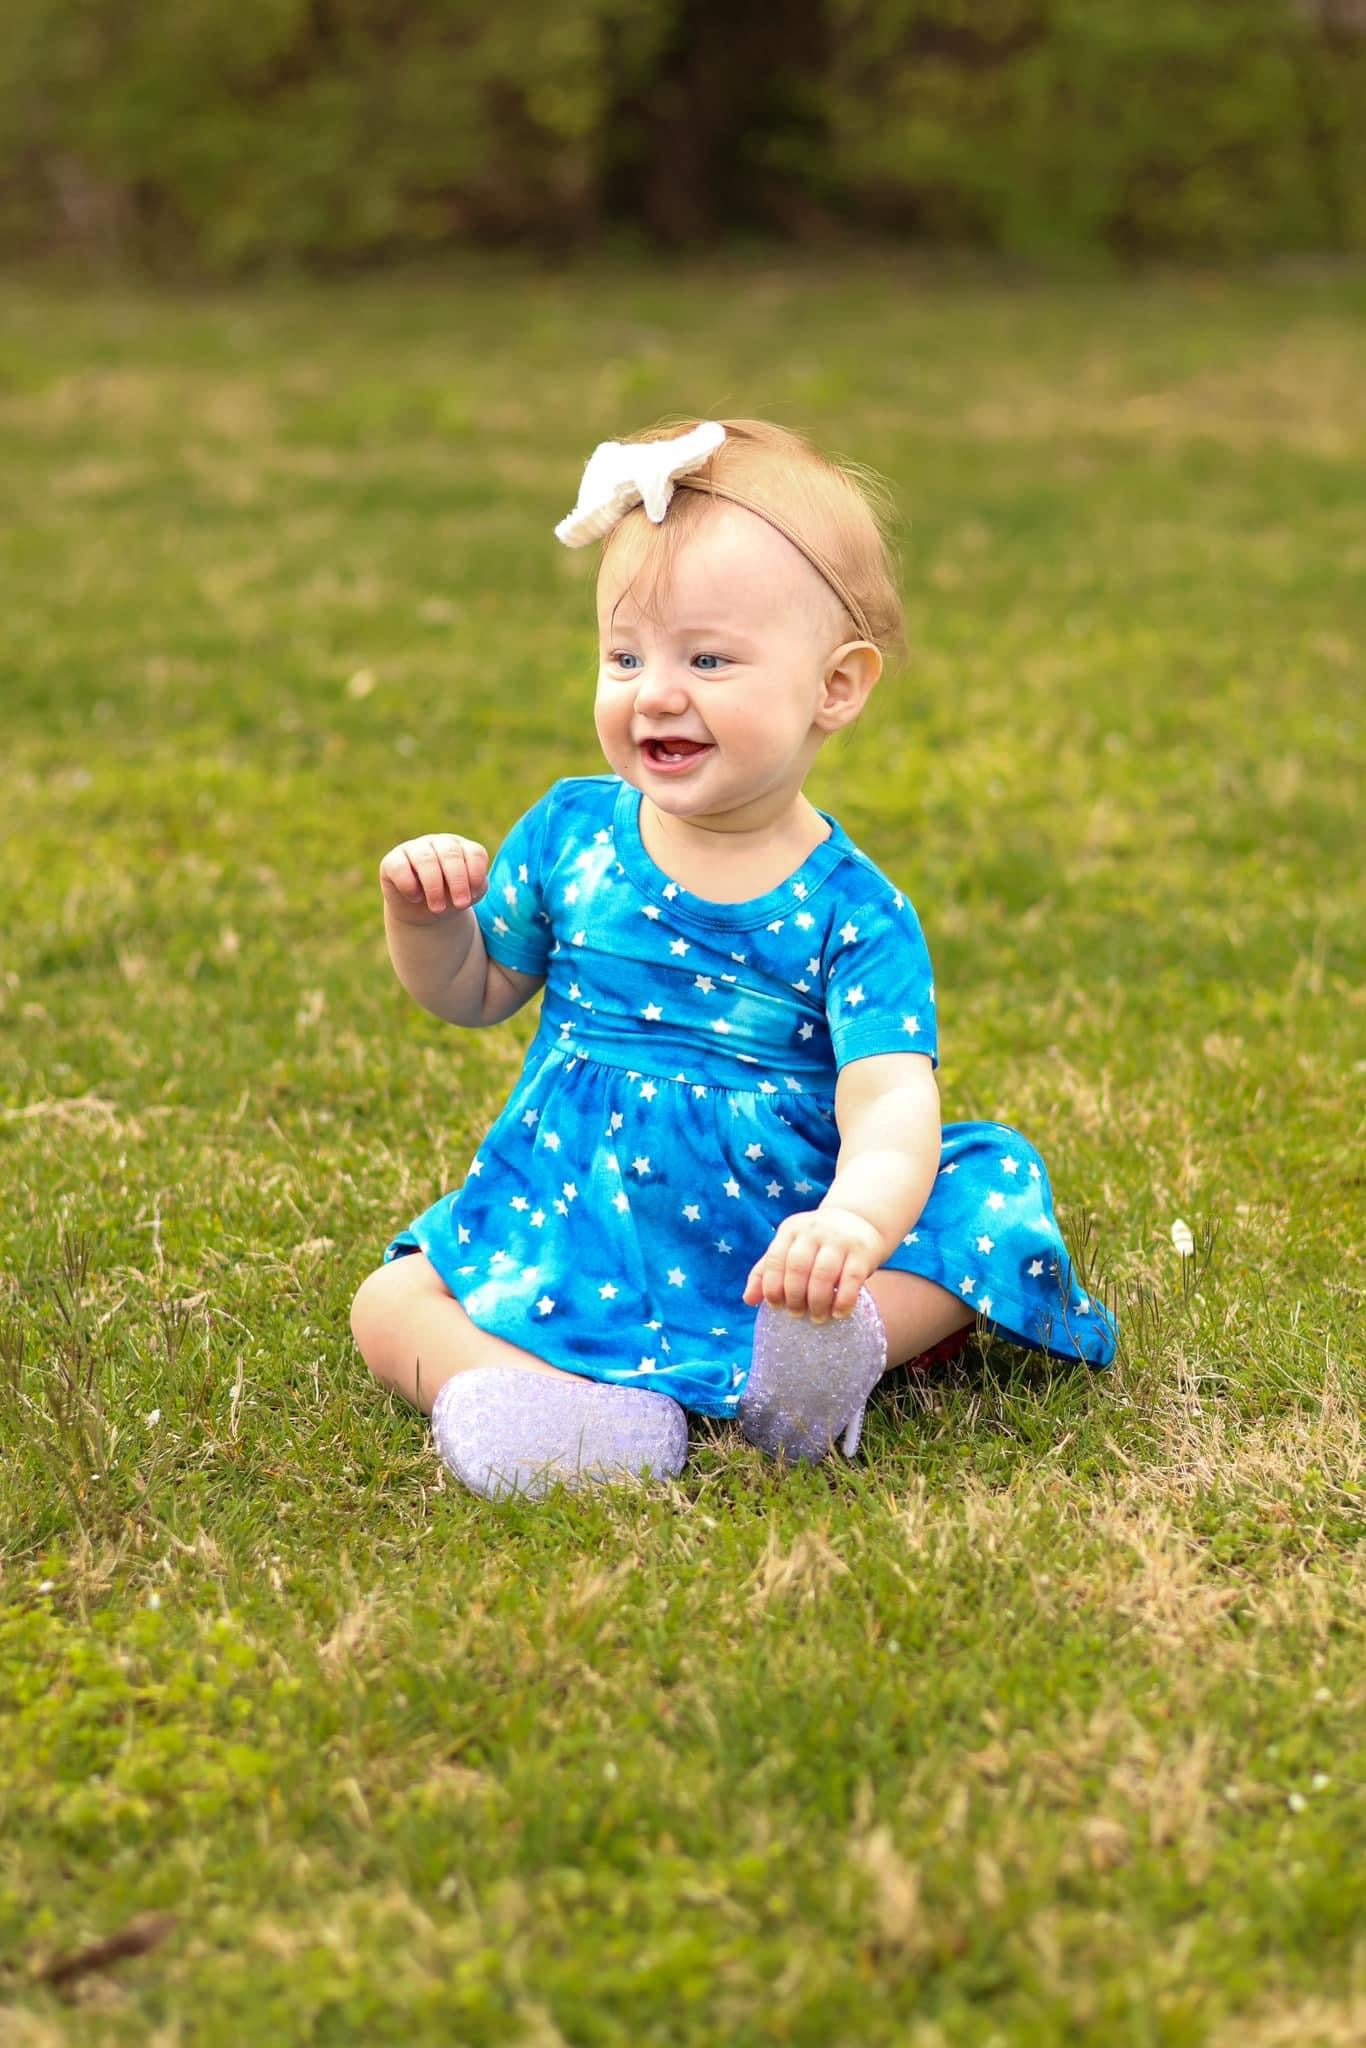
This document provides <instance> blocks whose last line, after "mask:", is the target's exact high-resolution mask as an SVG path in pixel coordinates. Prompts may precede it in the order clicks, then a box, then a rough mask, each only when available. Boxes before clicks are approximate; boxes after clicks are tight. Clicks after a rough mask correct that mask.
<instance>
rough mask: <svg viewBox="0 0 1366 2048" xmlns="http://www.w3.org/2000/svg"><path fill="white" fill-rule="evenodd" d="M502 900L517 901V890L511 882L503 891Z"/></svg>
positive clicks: (505, 901) (507, 901)
mask: <svg viewBox="0 0 1366 2048" xmlns="http://www.w3.org/2000/svg"><path fill="white" fill-rule="evenodd" d="M503 901H504V903H515V902H516V901H517V891H516V889H515V888H514V887H513V885H512V883H511V882H509V883H508V885H507V887H506V889H504V891H503Z"/></svg>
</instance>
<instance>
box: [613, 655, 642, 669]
mask: <svg viewBox="0 0 1366 2048" xmlns="http://www.w3.org/2000/svg"><path fill="white" fill-rule="evenodd" d="M635 659H636V656H635V655H634V654H609V655H608V657H607V660H608V663H609V664H610V666H611V667H612V668H621V667H622V666H623V665H624V664H625V663H626V662H628V661H634V660H635Z"/></svg>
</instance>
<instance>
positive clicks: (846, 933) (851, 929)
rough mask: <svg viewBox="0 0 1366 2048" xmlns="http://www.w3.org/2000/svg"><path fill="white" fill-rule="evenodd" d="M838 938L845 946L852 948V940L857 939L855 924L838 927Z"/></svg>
mask: <svg viewBox="0 0 1366 2048" xmlns="http://www.w3.org/2000/svg"><path fill="white" fill-rule="evenodd" d="M840 937H841V938H842V939H843V940H844V943H845V945H846V946H852V945H853V943H854V940H855V939H856V938H857V937H858V926H857V925H856V924H842V925H841V926H840Z"/></svg>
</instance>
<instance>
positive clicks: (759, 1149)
mask: <svg viewBox="0 0 1366 2048" xmlns="http://www.w3.org/2000/svg"><path fill="white" fill-rule="evenodd" d="M763 1156H764V1148H763V1146H762V1145H746V1147H745V1157H746V1159H762V1158H763Z"/></svg>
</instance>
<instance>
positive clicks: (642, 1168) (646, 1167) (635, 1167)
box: [631, 1153, 650, 1180]
mask: <svg viewBox="0 0 1366 2048" xmlns="http://www.w3.org/2000/svg"><path fill="white" fill-rule="evenodd" d="M631 1171H632V1172H633V1173H638V1174H639V1175H640V1177H641V1179H642V1180H643V1179H644V1178H645V1175H646V1174H647V1173H648V1172H649V1171H650V1159H649V1155H648V1153H645V1154H642V1156H641V1157H640V1158H639V1159H633V1160H632V1161H631Z"/></svg>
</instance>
